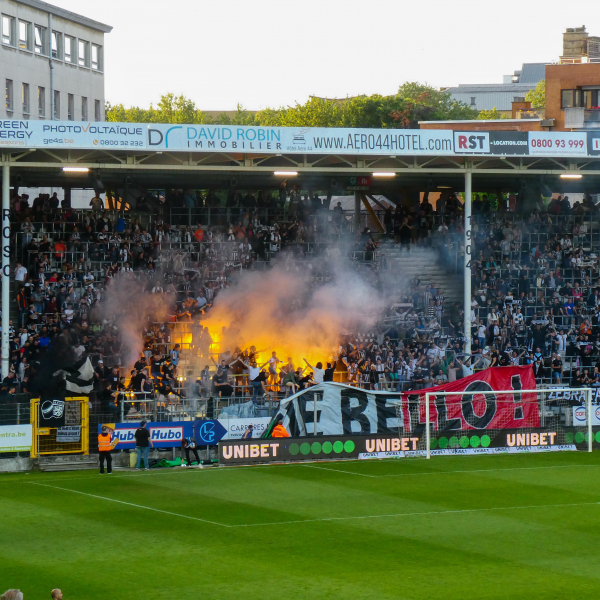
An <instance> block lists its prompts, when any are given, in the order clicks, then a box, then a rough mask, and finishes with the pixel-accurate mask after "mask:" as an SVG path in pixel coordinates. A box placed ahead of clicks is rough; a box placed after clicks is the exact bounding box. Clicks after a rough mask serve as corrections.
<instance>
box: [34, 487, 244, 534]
mask: <svg viewBox="0 0 600 600" xmlns="http://www.w3.org/2000/svg"><path fill="white" fill-rule="evenodd" d="M29 483H30V484H31V485H40V486H43V487H47V488H52V489H55V490H62V491H64V492H72V493H73V494H81V495H82V496H89V497H90V498H98V499H99V500H108V501H109V502H117V503H118V504H125V505H126V506H133V507H134V508H143V509H144V510H152V511H154V512H159V513H163V514H165V515H170V516H172V517H181V518H183V519H191V520H192V521H201V522H202V523H209V524H210V525H218V526H219V527H232V526H231V525H225V524H224V523H217V522H216V521H209V520H208V519H200V518H199V517H190V516H189V515H182V514H179V513H174V512H169V511H168V510H161V509H160V508H152V507H151V506H143V505H141V504H133V503H132V502H125V501H124V500H116V499H115V498H108V497H106V496H98V495H96V494H88V493H87V492H80V491H78V490H71V489H69V488H64V487H59V486H57V485H47V484H45V483H36V482H35V481H31V482H29Z"/></svg>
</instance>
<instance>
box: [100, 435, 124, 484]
mask: <svg viewBox="0 0 600 600" xmlns="http://www.w3.org/2000/svg"><path fill="white" fill-rule="evenodd" d="M118 442H119V440H118V439H117V438H115V439H114V440H113V439H112V434H111V433H110V432H109V431H108V427H105V426H103V427H102V433H100V434H98V453H99V455H100V475H104V461H105V460H106V472H107V473H108V474H109V475H111V474H112V456H111V455H110V451H111V450H112V449H113V448H114V447H115V446H116V445H117V444H118Z"/></svg>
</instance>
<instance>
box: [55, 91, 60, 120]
mask: <svg viewBox="0 0 600 600" xmlns="http://www.w3.org/2000/svg"><path fill="white" fill-rule="evenodd" d="M54 120H55V121H60V92H59V91H58V90H54Z"/></svg>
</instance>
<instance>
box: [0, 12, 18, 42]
mask: <svg viewBox="0 0 600 600" xmlns="http://www.w3.org/2000/svg"><path fill="white" fill-rule="evenodd" d="M14 30H15V19H14V17H7V16H6V15H2V43H3V44H10V45H11V46H14V45H15V34H14Z"/></svg>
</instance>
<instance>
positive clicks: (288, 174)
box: [273, 171, 298, 177]
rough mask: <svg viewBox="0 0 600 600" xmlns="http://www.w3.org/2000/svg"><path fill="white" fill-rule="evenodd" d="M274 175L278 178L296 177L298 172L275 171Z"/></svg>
mask: <svg viewBox="0 0 600 600" xmlns="http://www.w3.org/2000/svg"><path fill="white" fill-rule="evenodd" d="M273 175H277V177H296V175H298V171H275V172H274V173H273Z"/></svg>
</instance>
